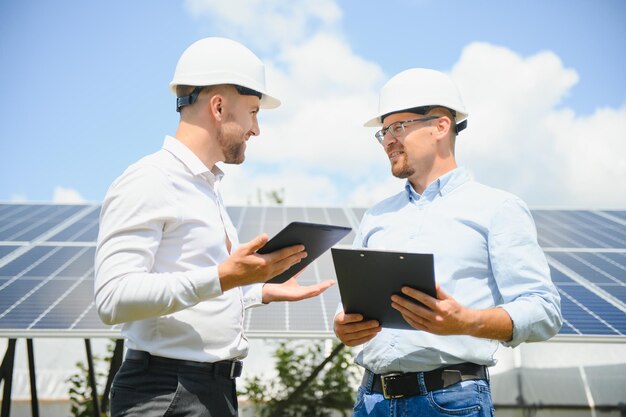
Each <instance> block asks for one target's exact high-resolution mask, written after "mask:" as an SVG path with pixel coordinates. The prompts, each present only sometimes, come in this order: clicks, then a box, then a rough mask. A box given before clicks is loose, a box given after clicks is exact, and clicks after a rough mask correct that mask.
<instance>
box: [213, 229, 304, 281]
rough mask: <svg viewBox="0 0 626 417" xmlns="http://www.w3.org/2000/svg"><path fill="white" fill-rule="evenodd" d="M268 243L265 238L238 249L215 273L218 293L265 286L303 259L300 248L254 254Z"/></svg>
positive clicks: (302, 251) (264, 236)
mask: <svg viewBox="0 0 626 417" xmlns="http://www.w3.org/2000/svg"><path fill="white" fill-rule="evenodd" d="M268 240H269V238H268V236H267V235H266V234H262V235H259V236H257V237H256V238H254V239H253V240H251V241H250V242H248V243H244V244H242V245H240V246H239V247H238V248H237V249H235V251H234V252H233V253H232V254H231V255H230V256H229V257H228V259H226V261H224V262H223V263H221V264H219V265H218V267H217V271H218V274H219V278H220V285H221V286H222V291H223V292H224V291H228V290H230V289H231V288H235V287H240V286H243V285H249V284H255V283H259V282H265V281H267V280H268V279H270V278H273V277H275V276H276V275H278V274H280V273H282V272H284V271H286V270H287V269H289V268H290V267H291V266H292V265H294V264H297V263H298V262H300V261H301V260H302V258H304V257H306V256H307V253H306V252H305V251H304V245H294V246H289V247H286V248H283V249H279V250H277V251H274V252H271V253H267V254H264V255H261V254H258V253H256V252H257V251H258V250H259V249H261V248H262V247H263V246H265V244H266V243H267V241H268Z"/></svg>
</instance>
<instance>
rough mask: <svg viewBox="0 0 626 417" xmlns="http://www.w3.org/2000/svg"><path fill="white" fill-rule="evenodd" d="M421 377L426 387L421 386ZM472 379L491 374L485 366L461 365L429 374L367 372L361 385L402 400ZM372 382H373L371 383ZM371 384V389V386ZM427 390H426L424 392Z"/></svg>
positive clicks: (467, 363)
mask: <svg viewBox="0 0 626 417" xmlns="http://www.w3.org/2000/svg"><path fill="white" fill-rule="evenodd" d="M420 376H422V377H423V381H424V386H423V387H422V386H421V385H420ZM471 379H485V380H488V379H489V372H488V371H487V367H486V366H484V365H476V364H475V363H469V362H466V363H459V364H456V365H450V366H446V367H444V368H439V369H434V370H432V371H428V372H407V373H390V374H384V375H377V374H375V373H373V372H371V371H368V370H366V371H365V375H364V376H363V381H362V382H361V384H362V385H363V386H365V387H366V388H368V389H370V390H371V391H372V392H382V393H383V395H384V396H385V398H387V399H390V398H402V397H410V396H413V395H419V394H426V393H427V392H430V391H437V390H440V389H443V388H447V387H449V386H450V385H454V384H456V383H457V382H461V381H468V380H471ZM370 381H371V382H370ZM370 384H371V387H370V386H369V385H370ZM424 388H425V390H424Z"/></svg>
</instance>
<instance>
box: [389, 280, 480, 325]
mask: <svg viewBox="0 0 626 417" xmlns="http://www.w3.org/2000/svg"><path fill="white" fill-rule="evenodd" d="M402 293H403V294H404V295H407V296H409V297H411V298H413V299H415V300H417V301H419V302H420V303H422V304H423V305H421V304H417V303H415V302H413V301H410V300H407V299H406V298H403V297H401V296H399V295H393V296H391V301H392V303H391V306H392V307H393V308H395V309H396V310H398V311H399V312H400V313H401V314H402V317H404V320H406V321H407V323H409V324H410V325H411V327H413V328H414V329H417V330H423V331H425V332H429V333H434V334H439V335H451V334H470V332H471V331H470V329H471V327H472V324H473V321H474V310H471V309H469V308H466V307H463V306H462V305H461V304H459V303H458V302H457V301H456V300H455V299H454V298H453V297H451V296H450V295H448V294H447V293H446V292H444V291H443V290H442V289H441V287H440V286H439V285H437V298H434V297H431V296H430V295H428V294H425V293H423V292H421V291H418V290H415V289H413V288H409V287H403V288H402Z"/></svg>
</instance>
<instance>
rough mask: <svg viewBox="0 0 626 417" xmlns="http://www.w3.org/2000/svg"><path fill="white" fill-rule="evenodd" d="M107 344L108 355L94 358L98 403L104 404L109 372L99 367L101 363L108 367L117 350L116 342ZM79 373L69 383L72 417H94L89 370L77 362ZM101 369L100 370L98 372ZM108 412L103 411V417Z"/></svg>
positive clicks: (69, 379) (80, 362) (83, 364)
mask: <svg viewBox="0 0 626 417" xmlns="http://www.w3.org/2000/svg"><path fill="white" fill-rule="evenodd" d="M111 342H112V343H109V344H107V355H106V356H105V357H104V358H102V357H100V356H97V355H94V356H93V364H94V368H95V369H96V375H95V377H96V385H97V390H98V393H99V395H98V397H99V398H98V401H99V402H100V404H102V393H103V391H104V385H105V384H106V380H107V376H108V374H107V372H105V371H103V370H102V369H103V367H102V366H98V365H99V364H100V363H101V362H104V363H105V364H106V365H107V366H106V368H107V369H108V365H109V364H110V362H111V357H112V356H113V350H114V348H115V341H111ZM76 367H77V368H78V371H77V372H75V373H74V374H72V375H71V376H70V377H69V378H68V379H67V382H68V384H69V396H70V409H71V412H72V416H74V417H93V415H94V405H93V393H92V390H91V385H90V384H89V369H88V367H87V365H86V364H85V363H84V362H82V361H78V362H76ZM98 369H99V370H98ZM106 416H107V414H106V412H104V411H102V417H106Z"/></svg>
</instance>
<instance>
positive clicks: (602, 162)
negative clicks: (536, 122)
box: [546, 106, 626, 209]
mask: <svg viewBox="0 0 626 417" xmlns="http://www.w3.org/2000/svg"><path fill="white" fill-rule="evenodd" d="M546 121H547V123H546V125H547V126H546V127H547V130H548V131H549V132H550V134H551V135H552V137H554V139H555V144H556V149H557V150H558V152H559V154H560V156H561V160H560V161H559V162H560V165H561V173H562V175H561V178H560V179H561V182H562V183H563V186H564V188H565V189H566V192H567V194H568V198H569V199H571V201H572V203H573V204H575V205H576V206H578V207H591V208H596V207H601V208H605V207H606V208H621V209H623V208H624V207H625V206H626V182H624V181H623V179H624V178H626V158H625V157H624V155H626V143H625V142H624V131H626V106H623V107H622V108H620V109H610V108H605V109H598V110H597V111H596V112H595V113H594V114H592V115H591V116H587V117H576V116H575V115H574V113H573V112H571V111H562V112H555V113H554V114H551V115H550V116H549V117H548V118H547V120H546ZM620 178H621V179H620Z"/></svg>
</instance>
